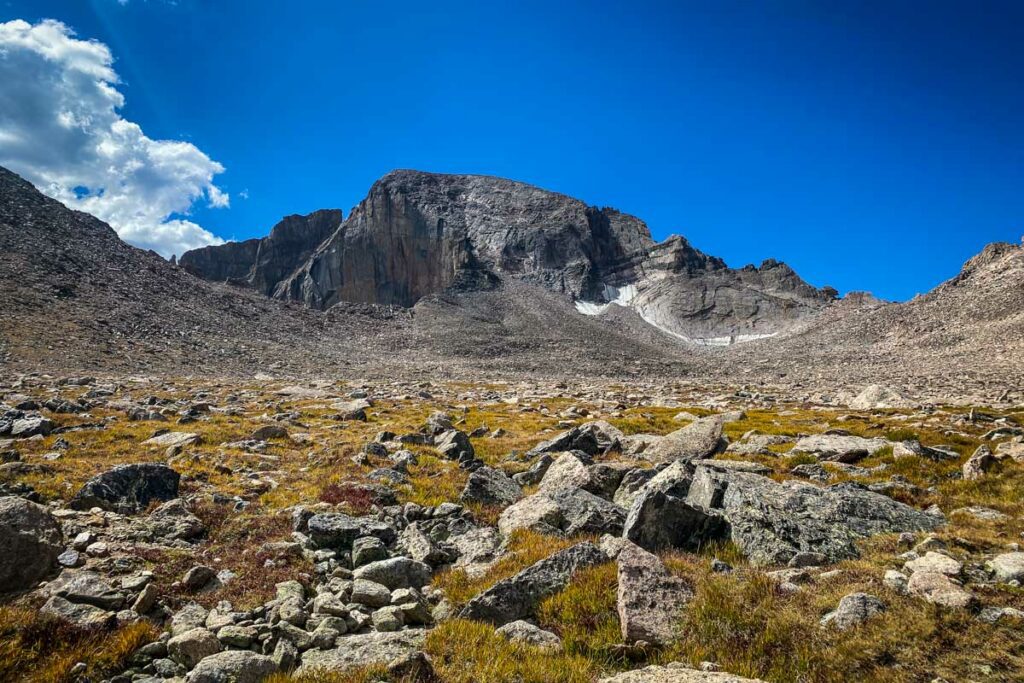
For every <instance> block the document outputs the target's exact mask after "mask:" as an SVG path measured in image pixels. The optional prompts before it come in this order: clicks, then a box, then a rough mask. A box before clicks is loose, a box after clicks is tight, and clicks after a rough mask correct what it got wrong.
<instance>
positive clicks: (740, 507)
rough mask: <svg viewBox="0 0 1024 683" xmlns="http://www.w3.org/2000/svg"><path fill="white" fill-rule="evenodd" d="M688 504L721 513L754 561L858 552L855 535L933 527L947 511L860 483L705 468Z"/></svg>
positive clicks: (778, 561)
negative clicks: (827, 482) (808, 480)
mask: <svg viewBox="0 0 1024 683" xmlns="http://www.w3.org/2000/svg"><path fill="white" fill-rule="evenodd" d="M686 502H687V503H689V504H690V505H693V506H695V507H698V508H702V509H704V510H708V511H718V512H719V513H720V514H722V515H723V516H724V517H725V520H726V521H727V522H728V523H729V529H730V538H731V539H732V541H733V542H734V543H736V545H738V546H739V547H740V548H741V549H742V550H743V552H744V553H746V555H747V557H749V558H750V560H751V562H753V563H754V564H759V565H772V564H786V563H787V562H789V560H790V559H792V557H793V556H794V555H796V554H797V553H800V552H813V553H822V554H823V555H825V557H826V558H827V559H828V560H829V561H830V562H836V561H838V560H842V559H848V558H853V557H857V556H858V553H857V548H856V545H855V543H856V541H857V540H859V539H861V538H865V537H867V536H872V535H874V534H880V533H895V532H902V531H931V530H934V529H936V528H938V527H940V526H942V525H943V524H945V518H944V517H942V515H941V514H938V513H936V514H933V513H931V512H923V511H921V510H916V509H914V508H912V507H910V506H909V505H904V504H903V503H899V502H897V501H895V500H893V499H892V498H889V497H888V496H884V495H882V494H880V493H874V492H872V491H869V490H867V489H866V488H864V487H862V486H859V485H857V484H851V483H843V484H837V485H835V486H829V487H826V488H819V487H817V486H814V485H813V484H807V483H803V482H798V481H793V480H788V481H785V482H783V483H781V484H780V483H778V482H776V481H774V480H772V479H769V478H767V477H763V476H760V475H757V474H751V473H748V472H737V471H732V470H724V469H719V468H715V467H703V466H698V467H697V470H696V474H695V475H694V479H693V482H692V483H691V484H690V490H689V493H688V494H687V497H686Z"/></svg>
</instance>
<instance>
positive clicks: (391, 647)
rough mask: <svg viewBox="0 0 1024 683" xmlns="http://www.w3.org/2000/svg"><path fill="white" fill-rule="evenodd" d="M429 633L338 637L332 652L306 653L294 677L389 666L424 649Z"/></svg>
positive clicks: (392, 632) (418, 629) (420, 631)
mask: <svg viewBox="0 0 1024 683" xmlns="http://www.w3.org/2000/svg"><path fill="white" fill-rule="evenodd" d="M426 633H427V632H426V630H425V629H421V628H415V629H405V630H402V631H390V632H372V633H361V634H358V635H345V636H342V637H341V638H338V640H337V644H336V646H335V647H334V648H333V649H330V650H307V651H306V652H304V653H303V655H302V665H301V666H299V668H298V670H296V672H295V675H296V676H297V677H302V676H308V675H311V674H313V673H314V672H316V671H325V672H344V671H346V670H348V669H352V668H355V667H360V666H372V665H374V664H387V663H389V662H391V661H393V660H395V659H398V658H399V657H404V656H407V655H410V654H412V653H413V652H416V651H417V650H419V649H420V648H422V647H423V640H424V638H425V637H426Z"/></svg>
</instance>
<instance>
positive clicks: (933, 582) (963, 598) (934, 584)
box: [907, 572, 974, 609]
mask: <svg viewBox="0 0 1024 683" xmlns="http://www.w3.org/2000/svg"><path fill="white" fill-rule="evenodd" d="M907 592H908V593H910V595H916V596H917V597H920V598H924V599H925V600H927V601H928V602H931V603H934V604H936V605H940V606H942V607H949V608H951V609H966V608H967V607H969V606H970V605H971V604H972V603H973V602H974V596H973V595H971V594H970V592H968V591H967V590H965V589H964V587H963V586H961V585H960V584H959V583H957V582H956V581H954V580H953V579H951V578H949V577H948V576H947V575H945V574H942V573H939V572H914V574H913V576H911V577H910V581H908V582H907Z"/></svg>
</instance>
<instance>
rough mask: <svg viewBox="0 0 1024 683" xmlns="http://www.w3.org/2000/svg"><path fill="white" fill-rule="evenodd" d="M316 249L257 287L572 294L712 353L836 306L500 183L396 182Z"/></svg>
mask: <svg viewBox="0 0 1024 683" xmlns="http://www.w3.org/2000/svg"><path fill="white" fill-rule="evenodd" d="M271 237H273V235H271ZM315 238H316V240H317V242H316V245H317V246H316V248H315V251H313V252H312V254H311V256H310V257H309V259H308V260H307V261H306V263H305V264H303V265H301V266H300V267H298V268H297V269H294V270H291V266H292V265H293V264H291V263H289V264H282V265H281V266H279V267H278V268H277V272H279V273H284V272H289V273H290V274H289V275H288V276H287V277H283V278H281V279H280V280H279V281H277V282H276V283H269V282H268V283H266V286H264V287H257V289H260V290H261V291H265V292H270V293H272V295H273V296H275V297H277V298H282V299H292V300H297V301H302V302H304V303H306V304H307V305H308V306H310V307H312V308H317V309H326V308H329V307H331V306H333V305H335V304H337V303H338V302H341V301H354V302H366V303H382V304H397V305H400V306H406V307H408V306H412V305H414V304H415V303H416V302H417V301H419V300H420V299H422V298H423V297H425V296H428V295H431V294H437V293H441V292H444V291H445V290H447V289H448V288H451V287H456V288H458V289H459V290H461V291H467V290H486V289H488V288H491V287H494V286H495V285H496V284H497V283H498V282H499V281H502V280H507V279H509V278H512V279H516V280H520V281H523V282H527V283H532V284H537V285H540V286H542V287H544V288H546V289H548V290H550V291H552V292H556V293H559V294H562V295H564V296H565V297H566V298H567V299H568V300H569V301H574V302H577V306H576V308H577V310H578V311H579V312H580V313H583V314H587V315H603V314H604V313H605V312H606V311H607V310H608V306H609V305H611V304H617V305H621V306H625V307H628V308H633V309H635V310H636V311H637V312H638V313H639V315H640V317H641V319H642V320H644V321H646V322H647V323H648V324H651V325H653V326H655V327H657V328H659V329H661V330H663V331H665V332H667V333H669V334H670V335H672V336H674V337H677V338H682V339H684V340H688V341H698V342H703V343H707V342H713V343H728V342H730V341H734V340H736V339H743V338H746V337H751V336H753V337H756V336H763V335H770V334H777V333H779V332H781V331H784V330H785V329H787V328H788V327H790V326H791V325H793V324H794V323H795V322H797V321H799V320H801V319H803V318H805V317H807V316H810V315H814V314H816V313H817V312H819V311H820V310H821V309H822V308H824V307H825V305H826V304H827V303H828V302H829V301H830V300H831V299H832V298H833V297H834V292H830V291H827V290H818V289H815V288H814V287H811V286H810V285H808V284H807V283H805V282H803V281H802V280H801V279H800V278H799V277H798V276H797V275H796V273H794V272H793V271H792V270H791V269H790V268H788V267H787V266H785V265H784V264H779V263H777V262H774V261H766V262H765V264H763V265H762V267H761V268H755V267H753V266H748V267H746V268H743V269H740V270H734V269H731V268H728V267H727V266H726V265H725V263H724V262H723V261H722V260H721V259H717V258H714V257H711V256H708V255H706V254H703V253H701V252H700V251H698V250H696V249H694V248H693V247H692V246H690V244H689V243H688V242H687V241H686V240H685V239H683V238H681V237H673V238H671V239H669V240H667V241H665V242H663V243H661V244H655V243H654V241H653V239H652V238H651V234H650V231H649V230H648V228H647V226H646V225H645V224H644V222H643V221H641V220H640V219H638V218H635V217H633V216H629V215H626V214H623V213H621V212H619V211H616V210H614V209H609V208H597V207H592V206H587V205H586V204H584V203H583V202H581V201H579V200H576V199H573V198H571V197H567V196H565V195H562V194H558V193H555V192H549V191H547V190H542V189H540V188H537V187H533V186H531V185H527V184H525V183H519V182H515V181H511V180H505V179H502V178H494V177H489V176H476V175H443V174H434V173H423V172H419V171H395V172H392V173H389V174H388V175H386V176H384V177H383V178H382V179H380V180H379V181H377V182H376V183H374V185H373V187H372V188H371V189H370V192H369V194H368V196H367V197H366V199H364V200H363V201H362V202H361V203H360V204H359V205H358V206H356V207H355V208H354V209H353V211H352V213H351V215H350V216H349V217H348V219H347V220H345V221H344V222H343V223H341V225H340V226H339V227H338V229H337V230H336V231H335V232H334V233H333V234H332V235H331V236H330V237H328V238H327V239H324V240H323V241H322V242H320V241H319V239H320V236H319V235H316V236H315ZM312 242H313V240H310V242H309V244H310V245H311V244H312ZM243 244H247V243H243ZM240 248H241V245H235V244H228V245H224V246H220V247H207V248H205V249H203V250H201V252H189V253H187V254H185V255H184V256H183V257H182V263H183V264H186V266H187V267H188V268H189V270H190V271H191V272H194V273H196V274H198V275H200V276H202V277H205V278H207V279H210V280H215V281H223V280H231V279H233V278H232V277H231V275H232V272H233V271H232V270H231V268H230V264H232V263H234V262H235V261H236V260H237V257H236V253H237V251H238V250H239V249H240Z"/></svg>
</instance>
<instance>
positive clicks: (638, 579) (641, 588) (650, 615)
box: [616, 541, 693, 647]
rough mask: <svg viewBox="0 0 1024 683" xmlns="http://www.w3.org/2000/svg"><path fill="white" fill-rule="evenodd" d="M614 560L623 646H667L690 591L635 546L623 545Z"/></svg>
mask: <svg viewBox="0 0 1024 683" xmlns="http://www.w3.org/2000/svg"><path fill="white" fill-rule="evenodd" d="M616 559H617V561H618V565H619V567H618V569H619V571H618V598H617V611H618V614H619V625H620V627H621V629H622V639H623V642H625V643H626V644H633V643H635V642H637V641H641V640H642V641H645V642H647V643H650V644H651V645H654V646H656V647H660V646H664V645H668V644H669V643H671V642H672V641H673V640H675V638H676V636H677V635H678V628H679V622H680V617H681V615H682V611H683V609H684V608H685V607H686V605H687V604H688V603H689V602H690V600H691V599H692V598H693V589H692V588H691V587H690V585H689V584H688V583H687V582H686V581H684V580H683V579H681V578H679V577H677V576H673V575H672V574H671V573H670V572H669V571H668V569H667V568H666V567H665V565H664V563H662V561H661V560H660V559H659V558H658V556H657V555H654V554H653V553H649V552H647V551H646V550H644V549H643V548H640V547H639V546H637V545H636V544H634V543H630V542H628V541H627V542H625V543H623V544H622V547H621V549H620V550H619V554H618V557H617V558H616Z"/></svg>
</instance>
